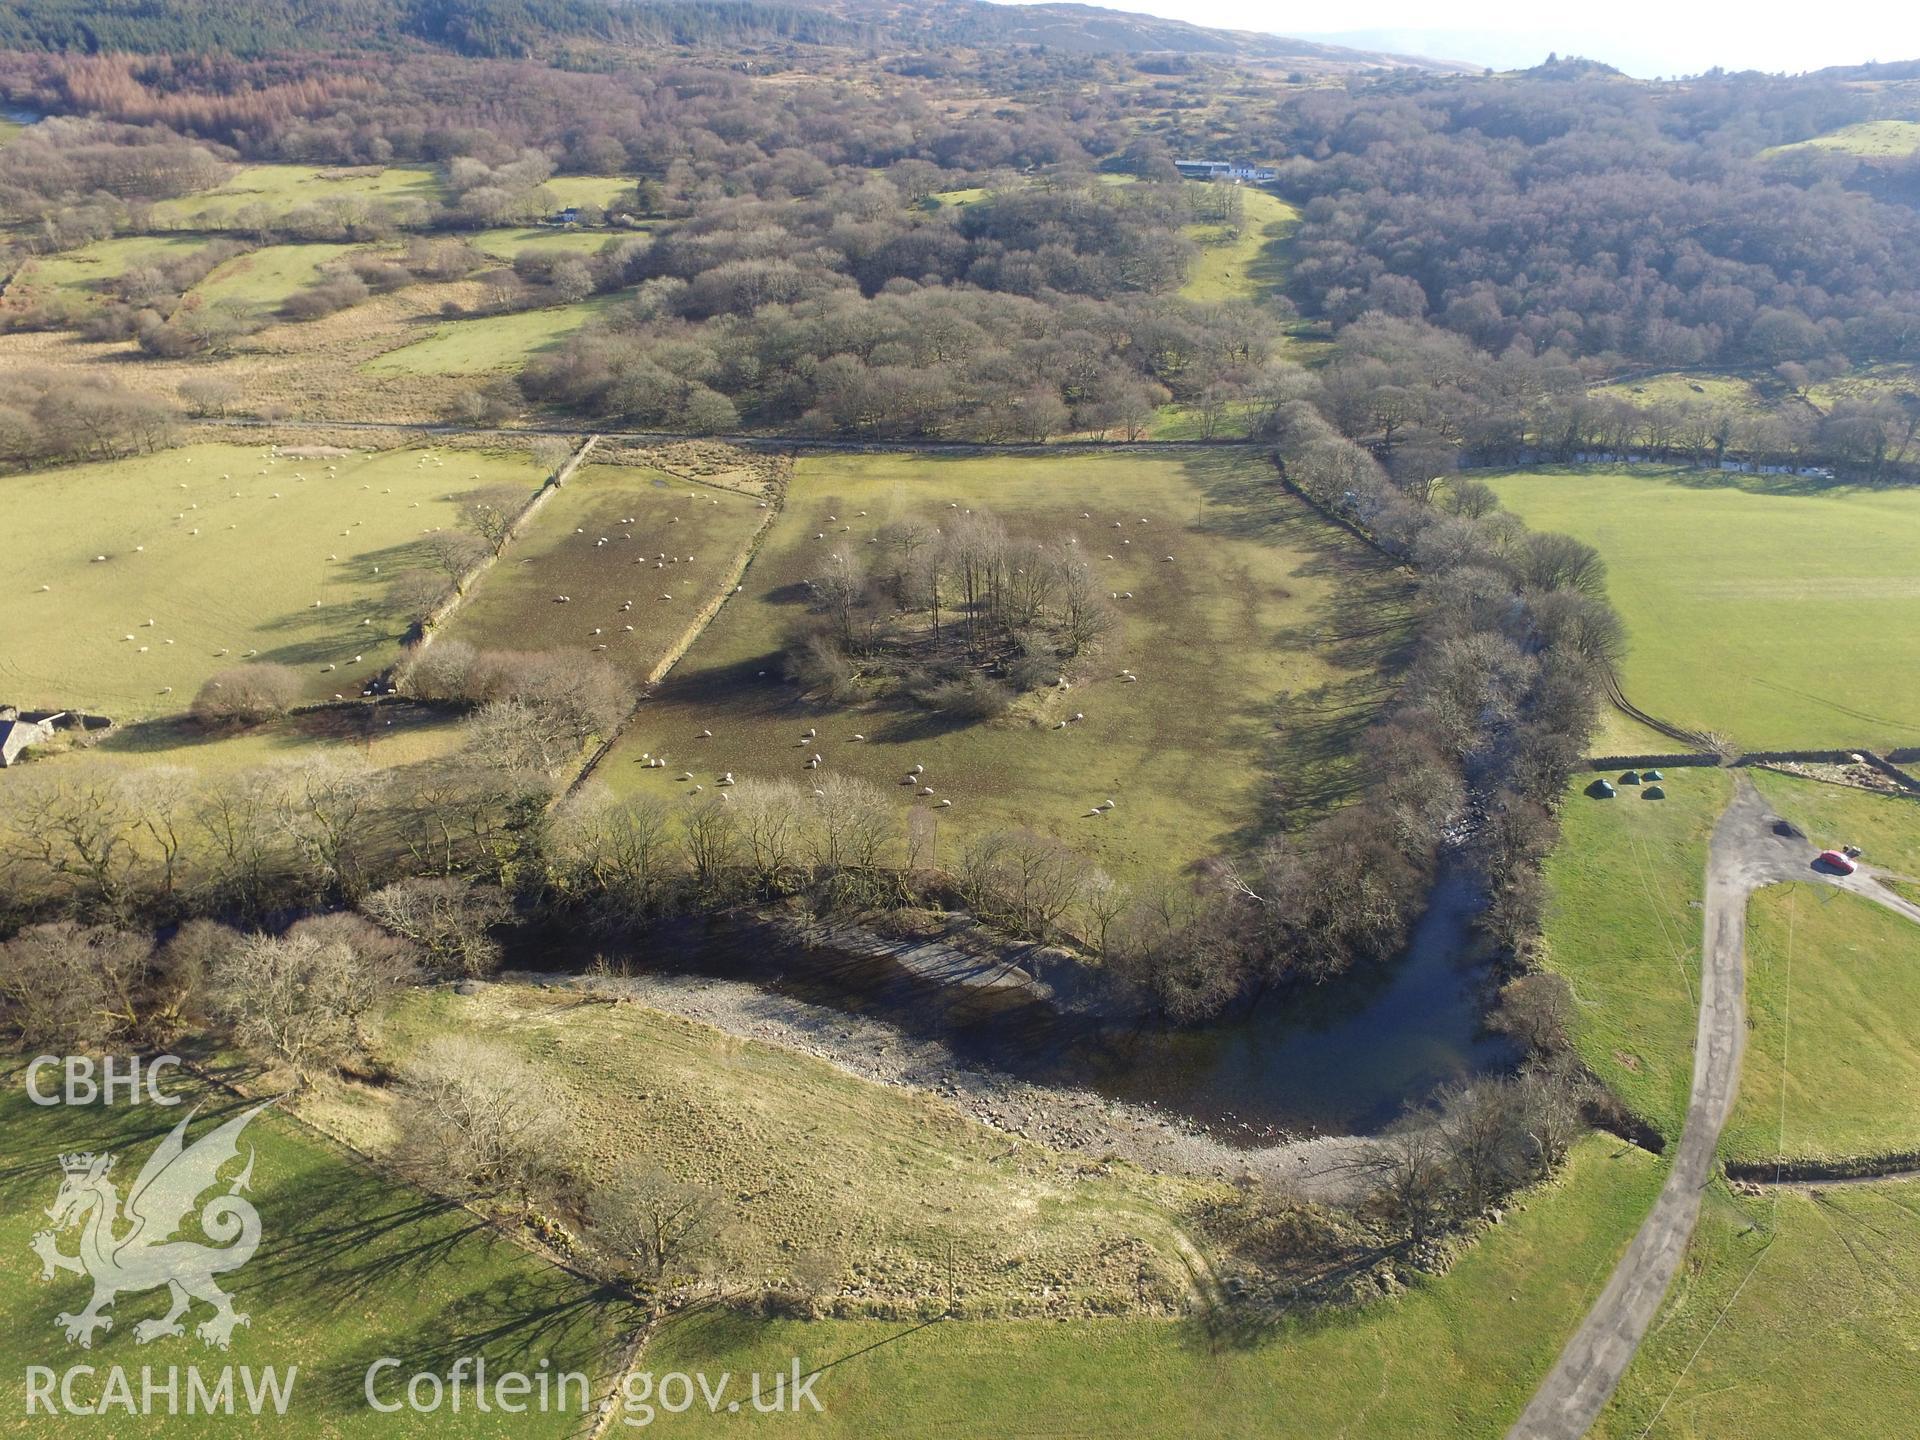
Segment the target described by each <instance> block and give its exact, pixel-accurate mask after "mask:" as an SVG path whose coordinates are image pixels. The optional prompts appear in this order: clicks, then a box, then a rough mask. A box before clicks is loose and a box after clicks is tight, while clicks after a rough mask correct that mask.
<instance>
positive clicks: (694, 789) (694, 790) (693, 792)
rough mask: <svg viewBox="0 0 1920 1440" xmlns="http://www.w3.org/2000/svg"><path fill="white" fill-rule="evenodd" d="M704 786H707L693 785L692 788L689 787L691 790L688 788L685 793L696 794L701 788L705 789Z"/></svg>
mask: <svg viewBox="0 0 1920 1440" xmlns="http://www.w3.org/2000/svg"><path fill="white" fill-rule="evenodd" d="M706 788H707V787H706V786H704V785H696V786H694V787H693V789H691V790H689V791H688V792H687V793H688V794H689V795H698V794H699V793H700V792H701V791H702V790H704V789H706Z"/></svg>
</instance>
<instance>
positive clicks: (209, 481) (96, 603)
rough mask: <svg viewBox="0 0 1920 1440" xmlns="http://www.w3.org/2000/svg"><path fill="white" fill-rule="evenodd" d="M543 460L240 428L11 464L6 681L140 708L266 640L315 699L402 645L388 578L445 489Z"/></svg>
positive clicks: (113, 709) (529, 471)
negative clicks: (254, 440) (268, 437)
mask: <svg viewBox="0 0 1920 1440" xmlns="http://www.w3.org/2000/svg"><path fill="white" fill-rule="evenodd" d="M329 465H331V466H334V467H336V468H335V469H333V470H329V469H328V466H329ZM475 475H478V476H479V478H478V479H474V478H472V477H473V476H475ZM541 478H542V476H541V473H540V470H539V467H538V466H537V465H536V464H535V463H534V461H533V460H532V459H531V458H530V457H529V456H527V455H524V454H509V453H498V454H495V453H484V452H475V451H447V450H395V451H385V452H376V453H371V454H368V453H358V452H356V453H353V454H348V455H343V456H339V457H336V458H334V459H331V460H323V459H308V460H296V459H292V458H280V459H277V460H276V459H274V458H272V456H271V454H270V452H269V451H268V450H267V449H266V447H264V446H240V445H190V446H186V447H183V448H181V449H177V450H166V451H161V452H159V453H156V454H152V455H142V456H136V457H133V458H129V459H125V460H113V461H106V462H102V463H99V464H91V465H69V466H62V467H60V468H58V469H52V470H42V471H36V472H32V473H29V474H25V475H18V476H15V477H13V478H12V479H10V480H9V481H8V482H7V490H8V500H9V504H10V514H11V517H12V519H11V524H10V527H9V532H8V544H9V552H10V553H9V561H10V563H9V566H8V572H9V578H8V584H9V585H10V586H11V587H12V595H11V611H12V615H13V620H14V625H13V634H12V638H11V640H10V642H9V643H8V644H7V645H6V646H4V647H0V690H4V691H5V693H6V694H7V696H8V698H9V700H11V701H13V702H14V703H17V704H21V705H25V706H46V707H49V708H58V709H86V710H93V711H98V712H104V713H106V714H109V715H112V716H113V717H114V718H115V719H119V720H128V719H139V718H142V717H145V716H150V715H156V714H169V713H177V712H179V711H181V710H184V709H185V708H186V706H187V704H188V702H189V701H191V700H192V699H193V696H194V692H195V691H196V690H198V689H199V687H200V685H201V683H202V682H203V681H204V680H206V679H207V677H208V676H210V675H212V674H214V673H216V672H217V671H220V670H224V669H226V668H228V667H230V666H233V665H238V664H240V663H242V662H243V660H244V659H247V658H257V659H260V660H267V661H274V662H278V663H281V664H286V665H291V666H294V667H295V668H296V669H298V670H300V671H301V672H302V673H303V674H305V675H306V676H307V677H308V681H307V686H308V689H307V694H308V698H310V699H315V700H319V699H325V698H327V697H328V696H331V695H332V694H334V693H336V692H343V693H347V694H354V693H357V692H358V690H359V689H360V687H361V685H362V684H364V683H365V682H366V681H367V680H369V679H371V678H372V677H373V676H375V675H377V674H378V673H379V672H380V670H381V669H383V668H384V667H385V666H387V665H389V664H391V663H392V661H393V659H394V657H395V655H396V654H397V651H398V646H399V642H400V639H401V637H402V635H403V633H404V631H405V629H406V622H405V620H404V618H403V617H402V616H400V615H398V614H395V613H394V612H393V611H392V610H390V609H389V607H388V605H387V603H386V600H385V593H386V588H387V584H388V581H389V580H390V579H391V578H392V577H393V576H394V575H395V574H396V573H398V572H400V571H402V570H406V569H409V568H416V567H419V566H420V565H421V564H422V563H423V557H422V556H421V554H420V553H419V551H418V549H417V543H418V541H419V540H420V539H421V537H422V535H423V534H424V533H425V532H426V531H428V530H431V529H437V528H445V527H448V526H451V525H453V524H455V523H456V520H457V507H456V505H454V504H453V503H451V501H450V500H449V498H448V497H449V496H450V495H453V494H456V493H458V492H461V491H465V490H470V489H474V488H477V487H479V486H481V485H486V484H500V483H512V484H516V485H525V486H526V487H527V488H528V490H529V491H531V490H532V489H533V488H534V487H535V486H536V485H537V484H538V483H539V482H540V480H541ZM96 556H105V557H106V558H105V559H104V560H100V559H96V558H95V557H96ZM376 567H377V568H376ZM149 622H151V623H149ZM129 636H131V637H132V638H131V639H129V638H127V637H129ZM248 651H255V652H257V655H255V656H252V657H249V656H248V655H247V652H248ZM223 652H224V653H223ZM356 657H358V659H357V661H356ZM329 666H331V667H335V668H332V669H327V668H325V667H329Z"/></svg>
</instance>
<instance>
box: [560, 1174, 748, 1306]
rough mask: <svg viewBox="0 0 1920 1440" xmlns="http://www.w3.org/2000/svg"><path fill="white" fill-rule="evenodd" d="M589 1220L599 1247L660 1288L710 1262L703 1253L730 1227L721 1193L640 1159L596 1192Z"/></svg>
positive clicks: (595, 1241) (588, 1209) (589, 1212)
mask: <svg viewBox="0 0 1920 1440" xmlns="http://www.w3.org/2000/svg"><path fill="white" fill-rule="evenodd" d="M587 1214H588V1220H589V1225H590V1227H591V1228H590V1232H589V1233H590V1234H591V1236H592V1238H593V1241H594V1243H595V1244H596V1245H598V1246H599V1247H600V1248H601V1249H603V1250H605V1251H606V1252H607V1253H608V1254H609V1255H611V1256H613V1257H614V1258H615V1259H616V1260H618V1261H619V1262H621V1263H622V1264H624V1265H628V1266H631V1267H633V1268H634V1269H636V1270H638V1271H639V1273H640V1274H642V1275H644V1276H645V1277H647V1278H648V1279H649V1280H653V1281H657V1282H667V1281H671V1280H674V1279H677V1278H679V1277H681V1276H683V1275H685V1274H686V1273H688V1272H689V1271H690V1270H691V1269H692V1268H693V1267H694V1266H695V1265H696V1264H697V1262H698V1261H700V1260H702V1259H704V1258H707V1257H706V1255H705V1254H704V1251H705V1250H706V1248H707V1247H709V1246H711V1245H712V1244H713V1243H714V1242H715V1241H716V1240H717V1239H718V1238H719V1236H720V1232H721V1229H722V1227H723V1226H724V1224H725V1221H726V1209H725V1205H724V1202H723V1201H722V1198H721V1194H720V1192H719V1191H718V1190H717V1189H715V1188H714V1187H712V1186H710V1185H697V1184H693V1183H691V1182H688V1181H684V1180H676V1179H675V1178H674V1177H673V1176H672V1175H669V1174H668V1173H667V1172H666V1171H664V1170H662V1169H661V1168H660V1167H659V1166H658V1165H655V1164H653V1163H652V1162H650V1161H646V1160H640V1159H632V1160H628V1161H627V1162H625V1163H624V1164H623V1165H621V1167H620V1168H619V1169H618V1170H617V1171H615V1172H614V1174H613V1176H612V1178H611V1179H609V1180H608V1181H607V1182H606V1183H605V1184H603V1185H599V1186H596V1187H595V1188H594V1190H593V1193H592V1194H591V1195H590V1196H589V1197H588V1200H587Z"/></svg>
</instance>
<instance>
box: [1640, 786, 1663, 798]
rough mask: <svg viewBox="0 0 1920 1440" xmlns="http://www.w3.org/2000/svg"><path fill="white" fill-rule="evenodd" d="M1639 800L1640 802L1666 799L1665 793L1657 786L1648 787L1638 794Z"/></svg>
mask: <svg viewBox="0 0 1920 1440" xmlns="http://www.w3.org/2000/svg"><path fill="white" fill-rule="evenodd" d="M1640 798H1641V799H1642V800H1664V799H1666V798H1667V792H1666V791H1664V790H1662V789H1661V788H1660V787H1659V786H1658V785H1649V786H1647V788H1646V789H1644V790H1642V791H1641V792H1640Z"/></svg>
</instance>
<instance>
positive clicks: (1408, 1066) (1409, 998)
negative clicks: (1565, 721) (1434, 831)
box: [545, 870, 1517, 1145]
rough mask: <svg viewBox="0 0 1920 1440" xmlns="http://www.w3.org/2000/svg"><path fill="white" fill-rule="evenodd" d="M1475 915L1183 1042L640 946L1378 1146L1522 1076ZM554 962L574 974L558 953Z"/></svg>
mask: <svg viewBox="0 0 1920 1440" xmlns="http://www.w3.org/2000/svg"><path fill="white" fill-rule="evenodd" d="M1473 906H1474V895H1473V887H1472V885H1471V883H1470V881H1469V879H1468V877H1467V876H1466V875H1464V874H1462V873H1460V872H1459V871H1457V870H1447V871H1443V872H1442V875H1441V877H1440V880H1439V882H1438V883H1437V884H1436V885H1435V887H1434V891H1433V895H1432V898H1431V900H1430V903H1429V906H1428V908H1427V911H1426V913H1425V914H1424V915H1423V916H1422V917H1421V919H1420V921H1419V923H1418V924H1417V925H1416V927H1415V929H1414V932H1413V935H1412V937H1411V939H1410V941H1409V943H1408V946H1407V948H1406V951H1405V952H1404V953H1403V954H1402V955H1400V956H1399V957H1397V958H1396V959H1394V960H1393V961H1392V962H1390V963H1388V964H1386V965H1382V966H1379V967H1375V968H1374V969H1373V970H1371V971H1369V972H1365V973H1354V974H1349V975H1346V976H1343V977H1341V978H1339V979H1337V980H1335V981H1332V982H1330V983H1328V984H1325V985H1322V986H1318V987H1314V988H1297V989H1293V990H1289V991H1286V992H1284V993H1281V994H1276V995H1272V996H1269V997H1268V998H1267V999H1266V1000H1265V1001H1263V1002H1262V1003H1261V1004H1260V1005H1258V1006H1256V1007H1255V1008H1254V1009H1253V1010H1252V1011H1251V1013H1248V1014H1245V1015H1241V1016H1238V1017H1236V1018H1232V1019H1229V1020H1226V1021H1222V1022H1220V1023H1217V1024H1213V1025H1207V1026H1201V1027H1197V1028H1192V1029H1184V1030H1176V1029H1169V1028H1164V1027H1158V1026H1138V1025H1136V1026H1115V1025H1112V1024H1111V1023H1105V1024H1103V1023H1100V1022H1096V1021H1093V1020H1090V1019H1087V1018H1085V1017H1082V1016H1078V1015H1067V1014H1062V1013H1061V1012H1059V1011H1057V1010H1055V1009H1054V1008H1053V1007H1051V1006H1050V1005H1048V1004H1046V1003H1044V1002H1043V1001H1040V1000H1037V999H1035V998H1033V997H1032V996H1031V995H1029V994H1027V993H1026V992H1024V991H1022V990H1019V989H1016V988H1011V987H1002V988H992V987H983V986H977V985H955V984H939V983H935V982H932V981H929V980H927V979H925V978H923V977H921V976H919V975H917V974H915V973H914V972H912V971H910V970H908V969H906V968H904V967H903V966H901V965H899V964H897V963H895V962H893V961H891V960H887V959H884V958H879V959H876V958H874V957H872V956H869V955H855V954H851V953H848V952H846V951H841V950H836V949H832V948H825V947H813V948H809V947H803V946H799V945H782V946H776V945H772V944H770V943H769V941H768V939H767V936H766V934H765V932H764V931H763V930H757V929H756V930H755V931H753V932H752V933H750V934H749V933H747V932H745V931H744V930H743V929H742V928H741V927H739V926H738V925H735V924H731V923H728V922H724V921H721V922H715V923H713V924H706V925H693V926H676V927H674V930H675V933H674V936H673V939H672V941H670V942H667V943H658V944H656V945H653V946H644V944H643V946H642V947H636V949H637V950H638V951H639V953H637V954H636V955H635V956H634V958H635V959H636V960H640V961H642V962H643V963H644V964H645V965H646V966H647V967H648V968H653V969H662V970H669V971H678V972H682V973H692V974H701V975H712V976H721V977H725V978H728V979H734V980H746V981H750V982H752V983H754V984H756V985H759V986H762V987H764V988H767V989H771V990H774V991H777V992H779V993H782V994H785V995H790V996H792V997H794V998H797V999H801V1000H806V1001H809V1002H811V1003H813V1004H818V1005H828V1006H831V1007H833V1008H836V1009H839V1010H843V1011H847V1012H851V1013H855V1014H860V1015H863V1016H866V1017H868V1018H870V1019H875V1020H881V1021H884V1022H886V1023H887V1024H889V1025H892V1026H894V1027H896V1028H897V1029H899V1030H901V1031H903V1032H905V1033H907V1034H909V1035H912V1036H914V1037H917V1038H931V1039H938V1040H939V1041H941V1042H942V1043H943V1044H944V1045H945V1046H946V1047H947V1049H948V1050H949V1051H951V1052H952V1054H953V1056H954V1058H955V1059H956V1060H957V1061H959V1062H960V1063H962V1064H964V1065H968V1066H971V1067H974V1068H978V1069H983V1070H989V1071H998V1072H1001V1073H1004V1074H1006V1075H1009V1076H1012V1077H1014V1078H1017V1079H1020V1080H1025V1081H1028V1082H1030V1083H1035V1084H1044V1085H1061V1086H1070V1087H1073V1088H1075V1089H1081V1090H1091V1091H1093V1092H1095V1093H1098V1094H1101V1095H1104V1096H1107V1097H1108V1098H1110V1099H1114V1100H1122V1101H1128V1102H1131V1103H1133V1104H1136V1105H1140V1106H1145V1107H1148V1108H1151V1109H1153V1110H1157V1111H1159V1112H1161V1113H1164V1114H1166V1115H1168V1116H1169V1118H1171V1119H1175V1120H1188V1121H1191V1122H1193V1123H1195V1124H1197V1125H1199V1126H1200V1127H1201V1128H1203V1129H1204V1130H1206V1131H1207V1132H1208V1133H1209V1134H1211V1135H1214V1136H1216V1137H1217V1138H1219V1139H1221V1140H1224V1141H1227V1142H1229V1143H1233V1144H1241V1145H1257V1144H1264V1143H1266V1142H1268V1141H1271V1140H1273V1139H1275V1138H1283V1137H1299V1136H1306V1135H1313V1134H1322V1135H1349V1134H1366V1133H1370V1132H1373V1131H1377V1130H1379V1129H1381V1128H1383V1127H1385V1126H1386V1125H1388V1124H1390V1123H1391V1122H1392V1121H1393V1120H1394V1119H1395V1118H1396V1117H1397V1116H1398V1115H1399V1114H1400V1113H1401V1112H1402V1111H1403V1110H1404V1109H1405V1107H1406V1106H1407V1105H1408V1104H1409V1103H1411V1102H1418V1101H1420V1100H1423V1099H1424V1098H1426V1096H1428V1095H1429V1094H1430V1093H1431V1092H1432V1090H1433V1088H1434V1087H1435V1086H1436V1085H1439V1084H1440V1083H1442V1082H1443V1081H1446V1080H1450V1079H1455V1078H1459V1077H1462V1076H1467V1075H1472V1074H1478V1073H1485V1072H1487V1071H1492V1070H1498V1069H1501V1068H1504V1067H1506V1066H1509V1065H1511V1064H1512V1063H1513V1061H1514V1060H1515V1058H1516V1053H1517V1052H1516V1050H1515V1048H1514V1047H1513V1046H1512V1045H1511V1044H1510V1043H1509V1042H1508V1041H1506V1040H1504V1039H1503V1038H1501V1037H1499V1036H1495V1035H1489V1034H1487V1033H1485V1032H1484V1031H1483V1029H1482V1026H1481V1017H1482V1014H1483V1011H1484V1004H1485V989H1486V986H1487V982H1488V971H1489V962H1488V956H1487V954H1486V951H1485V949H1484V947H1483V945H1482V944H1481V942H1479V940H1478V939H1477V937H1476V936H1475V935H1474V933H1473V930H1472V924H1471V921H1472V916H1473ZM559 948H560V949H562V950H568V949H571V948H572V947H570V946H566V945H562V946H561V947H559ZM545 958H546V961H547V965H548V966H553V965H554V964H555V963H556V962H557V961H560V962H561V963H565V962H563V961H561V957H560V956H559V955H557V954H555V953H554V951H553V949H551V948H547V950H546V957H545ZM576 958H577V956H576ZM568 968H572V967H571V966H569V967H568Z"/></svg>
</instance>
